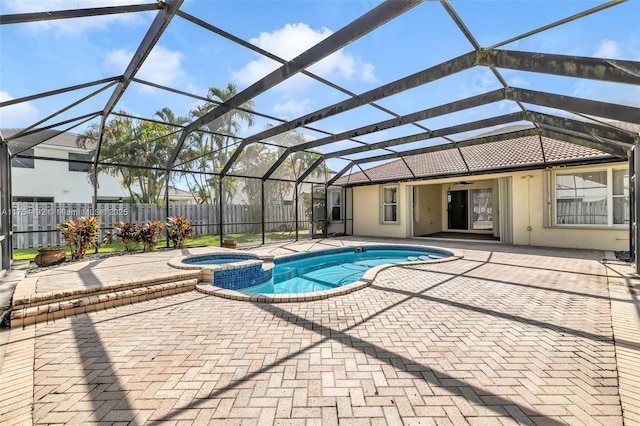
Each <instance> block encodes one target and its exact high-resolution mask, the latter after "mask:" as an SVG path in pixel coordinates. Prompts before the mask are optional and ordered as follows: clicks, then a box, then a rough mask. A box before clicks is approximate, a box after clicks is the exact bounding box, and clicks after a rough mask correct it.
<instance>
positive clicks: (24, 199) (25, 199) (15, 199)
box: [11, 197, 53, 203]
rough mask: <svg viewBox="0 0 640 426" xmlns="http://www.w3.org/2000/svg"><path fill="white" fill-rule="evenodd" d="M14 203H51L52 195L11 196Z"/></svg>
mask: <svg viewBox="0 0 640 426" xmlns="http://www.w3.org/2000/svg"><path fill="white" fill-rule="evenodd" d="M11 201H13V202H14V203H53V197H12V198H11Z"/></svg>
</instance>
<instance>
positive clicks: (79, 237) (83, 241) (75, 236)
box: [58, 216, 100, 259]
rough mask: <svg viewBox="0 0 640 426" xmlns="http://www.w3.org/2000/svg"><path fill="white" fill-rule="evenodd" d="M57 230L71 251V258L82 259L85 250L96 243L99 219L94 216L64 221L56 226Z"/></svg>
mask: <svg viewBox="0 0 640 426" xmlns="http://www.w3.org/2000/svg"><path fill="white" fill-rule="evenodd" d="M58 230H59V231H60V232H61V233H62V237H63V238H64V239H65V241H66V242H67V245H68V246H69V248H70V250H71V258H72V259H82V258H83V257H84V255H85V253H86V252H87V250H88V249H89V248H90V247H93V246H94V245H95V244H96V243H97V241H98V233H99V232H100V219H98V218H97V217H95V216H82V217H80V218H79V219H76V220H70V219H66V220H65V221H64V222H62V223H60V224H59V225H58Z"/></svg>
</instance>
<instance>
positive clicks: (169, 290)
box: [11, 271, 200, 327]
mask: <svg viewBox="0 0 640 426" xmlns="http://www.w3.org/2000/svg"><path fill="white" fill-rule="evenodd" d="M28 279H29V278H28V277H27V280H28ZM199 279H200V274H199V273H197V272H195V271H185V272H183V273H180V274H173V275H172V276H168V277H167V276H164V277H163V276H158V277H153V278H146V279H139V280H130V281H124V282H115V283H109V284H104V285H99V286H92V287H80V288H69V289H63V290H61V291H60V292H46V293H35V291H32V292H30V293H29V294H23V295H14V300H13V305H12V310H11V327H21V326H26V325H29V324H33V323H37V322H52V321H55V320H56V319H60V318H68V317H73V316H75V315H79V314H83V313H86V312H93V311H100V310H104V309H109V308H113V307H117V306H122V305H126V304H131V303H136V302H142V301H144V300H149V299H154V298H158V297H164V296H170V295H172V294H176V293H182V292H187V291H192V290H194V289H195V288H196V285H197V283H198V280H199ZM33 286H34V288H33V290H35V283H34V285H33Z"/></svg>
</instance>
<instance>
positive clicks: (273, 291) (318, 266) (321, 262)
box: [168, 244, 462, 303]
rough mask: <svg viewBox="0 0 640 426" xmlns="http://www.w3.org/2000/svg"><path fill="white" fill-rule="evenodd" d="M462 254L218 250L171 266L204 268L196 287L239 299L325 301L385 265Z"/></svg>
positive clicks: (378, 249) (385, 248)
mask: <svg viewBox="0 0 640 426" xmlns="http://www.w3.org/2000/svg"><path fill="white" fill-rule="evenodd" d="M461 257H462V256H461V255H459V254H457V253H455V252H453V251H450V250H444V249H440V248H436V247H425V246H419V245H410V244H402V245H399V244H398V245H395V244H364V245H360V246H348V247H340V248H334V249H328V250H320V251H311V252H302V253H300V252H299V253H295V254H290V255H285V256H276V257H274V256H270V255H263V256H258V255H257V254H253V253H250V252H246V251H239V250H228V249H214V251H213V252H211V253H202V254H197V255H188V256H181V257H177V258H174V259H171V260H170V261H169V262H168V264H169V265H170V266H172V267H175V268H178V269H186V270H194V269H199V270H200V278H199V283H198V284H197V285H196V290H197V291H199V292H201V293H206V294H211V295H215V296H218V297H224V298H228V299H234V300H246V301H252V302H268V303H276V302H294V301H311V300H319V299H325V298H327V297H333V296H337V295H341V294H347V293H351V292H354V291H356V290H359V289H361V288H363V287H366V286H368V285H369V284H371V282H373V280H374V279H375V277H376V275H377V274H378V273H379V272H380V271H382V270H383V269H385V268H388V267H391V266H393V265H397V264H399V263H403V264H415V263H425V262H428V263H438V262H449V261H452V260H455V259H459V258H461Z"/></svg>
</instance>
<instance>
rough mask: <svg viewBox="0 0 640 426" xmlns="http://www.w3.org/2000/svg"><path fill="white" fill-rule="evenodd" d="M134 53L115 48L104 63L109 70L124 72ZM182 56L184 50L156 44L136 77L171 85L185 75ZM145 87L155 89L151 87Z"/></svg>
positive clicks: (118, 72)
mask: <svg viewBox="0 0 640 426" xmlns="http://www.w3.org/2000/svg"><path fill="white" fill-rule="evenodd" d="M133 54H134V52H133V51H129V50H125V49H119V50H114V51H112V52H109V53H107V55H106V57H105V60H104V65H105V67H106V68H107V69H108V70H110V71H113V72H115V73H117V74H122V73H124V71H125V70H126V69H127V66H128V65H129V62H131V58H133ZM182 57H183V54H182V52H179V51H173V50H169V49H167V48H166V47H163V46H160V45H156V46H155V47H154V48H153V50H152V51H151V53H150V54H149V56H148V57H147V59H146V60H145V62H144V64H143V65H142V67H141V68H140V70H139V71H138V73H137V74H136V77H138V78H140V79H141V80H147V81H150V82H152V83H156V84H160V85H163V86H170V85H171V84H172V83H175V82H176V81H177V80H179V79H180V77H182V76H183V75H184V70H183V69H182ZM144 87H146V88H148V89H149V90H153V89H152V88H150V87H147V86H144Z"/></svg>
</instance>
